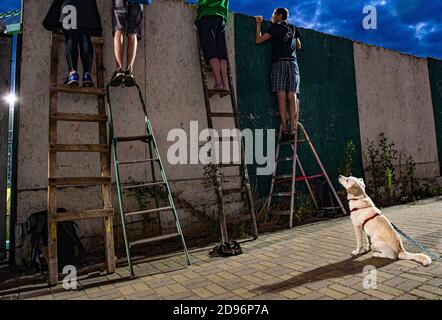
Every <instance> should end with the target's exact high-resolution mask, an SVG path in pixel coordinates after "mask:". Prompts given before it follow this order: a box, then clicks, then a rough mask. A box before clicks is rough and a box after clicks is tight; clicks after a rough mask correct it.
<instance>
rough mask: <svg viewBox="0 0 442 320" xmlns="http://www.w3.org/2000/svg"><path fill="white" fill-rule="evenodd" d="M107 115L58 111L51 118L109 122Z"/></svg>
mask: <svg viewBox="0 0 442 320" xmlns="http://www.w3.org/2000/svg"><path fill="white" fill-rule="evenodd" d="M107 119H108V118H107V115H99V114H81V113H63V112H56V113H54V114H52V115H51V120H56V121H74V122H75V121H78V122H107Z"/></svg>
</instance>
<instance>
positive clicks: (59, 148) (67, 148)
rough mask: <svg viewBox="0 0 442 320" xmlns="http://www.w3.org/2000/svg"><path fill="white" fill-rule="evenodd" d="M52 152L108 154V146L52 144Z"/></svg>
mask: <svg viewBox="0 0 442 320" xmlns="http://www.w3.org/2000/svg"><path fill="white" fill-rule="evenodd" d="M50 150H51V152H101V153H104V152H108V151H109V145H107V144H51V145H50Z"/></svg>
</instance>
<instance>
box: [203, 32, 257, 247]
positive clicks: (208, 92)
mask: <svg viewBox="0 0 442 320" xmlns="http://www.w3.org/2000/svg"><path fill="white" fill-rule="evenodd" d="M196 36H197V41H198V50H199V55H200V65H201V76H202V82H203V89H204V102H205V106H206V116H207V126H208V128H209V129H213V128H214V126H213V119H214V118H232V119H233V120H234V123H235V128H236V129H238V130H239V129H240V122H239V116H238V105H237V101H236V94H235V87H234V84H233V77H232V70H231V65H230V59H228V60H227V65H228V77H229V90H228V92H226V91H219V90H213V89H209V87H208V79H207V73H208V72H211V71H212V69H211V67H210V66H209V65H207V63H206V61H205V59H204V54H203V51H202V48H201V44H200V40H199V34H198V31H197V32H196ZM216 95H220V96H221V97H224V96H227V95H228V96H230V101H231V105H232V112H213V111H212V109H211V105H210V98H212V97H214V96H216ZM221 139H222V138H221ZM240 139H241V138H240ZM240 148H241V163H240V164H234V163H231V164H220V165H214V168H215V191H216V197H217V204H218V217H219V221H220V228H221V237H222V241H223V242H227V241H229V240H230V239H229V235H228V231H227V223H226V215H225V208H224V198H223V188H222V177H221V172H220V167H223V168H227V167H238V166H239V169H240V176H241V186H240V187H241V188H240V192H241V195H242V199H244V198H245V199H246V201H247V206H248V209H249V212H250V222H251V231H252V236H253V239H255V240H256V239H257V238H258V225H257V221H256V214H255V205H254V202H253V197H252V190H251V184H250V178H249V172H248V168H247V164H246V158H245V151H244V150H245V147H244V141H243V139H241V143H240Z"/></svg>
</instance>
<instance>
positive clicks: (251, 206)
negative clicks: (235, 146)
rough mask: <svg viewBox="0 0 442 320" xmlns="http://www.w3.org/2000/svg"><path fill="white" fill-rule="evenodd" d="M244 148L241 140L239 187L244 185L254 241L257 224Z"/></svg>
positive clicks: (256, 233)
mask: <svg viewBox="0 0 442 320" xmlns="http://www.w3.org/2000/svg"><path fill="white" fill-rule="evenodd" d="M244 149H245V146H244V142H243V141H242V139H241V164H242V165H241V171H242V172H241V181H242V183H241V185H244V187H245V188H246V192H247V194H246V197H247V205H248V207H249V211H250V220H251V227H252V235H253V238H254V239H255V240H256V239H258V235H259V232H258V223H257V221H256V211H255V204H254V201H253V195H252V188H251V185H250V177H249V170H248V168H247V161H246V154H245V151H244Z"/></svg>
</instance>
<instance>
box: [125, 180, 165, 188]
mask: <svg viewBox="0 0 442 320" xmlns="http://www.w3.org/2000/svg"><path fill="white" fill-rule="evenodd" d="M163 184H166V182H164V181H160V182H152V183H144V184H136V185H132V186H124V187H121V190H127V189H137V188H147V187H154V186H160V185H163Z"/></svg>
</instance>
